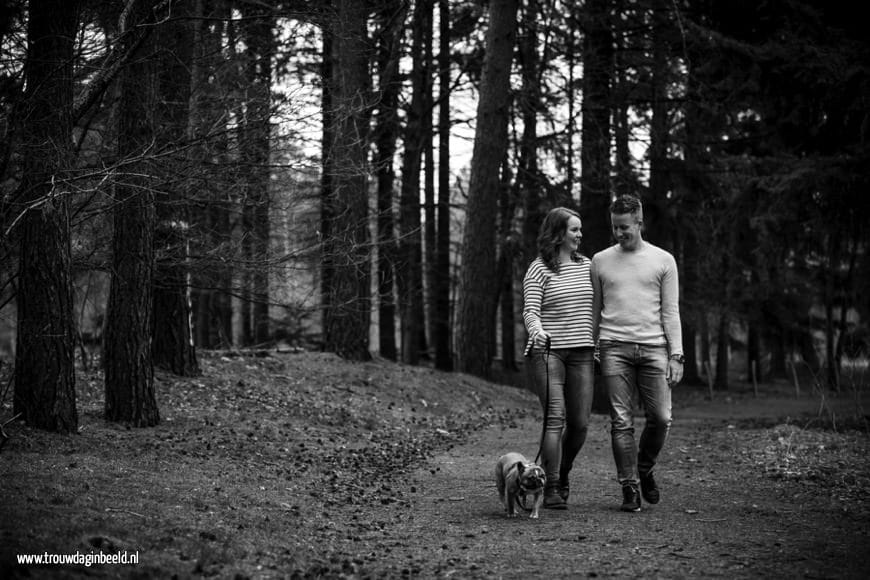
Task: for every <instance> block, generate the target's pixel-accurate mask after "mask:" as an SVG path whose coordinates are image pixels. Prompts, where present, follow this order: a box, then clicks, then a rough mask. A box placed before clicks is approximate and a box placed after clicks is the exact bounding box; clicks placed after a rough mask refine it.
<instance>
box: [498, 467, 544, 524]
mask: <svg viewBox="0 0 870 580" xmlns="http://www.w3.org/2000/svg"><path fill="white" fill-rule="evenodd" d="M546 483H547V476H546V474H544V470H543V469H542V468H541V466H539V465H537V464H536V463H534V462H532V461H529V460H528V459H526V458H525V457H524V456H523V455H522V454H520V453H515V452H511V453H505V454H504V455H502V456H501V457H499V458H498V463H496V465H495V486H496V487H497V488H498V495H499V497H500V498H501V502H502V503H503V504H504V509H505V512H506V513H507V517H509V518H515V517H517V504H519V505H520V507H522V508H523V509H525V510H529V511H531V515H529V517H530V518H534V519H537V517H538V510H539V509H540V508H541V504H542V503H543V502H544V485H545V484H546ZM527 498H530V499H531V500H532V507H531V508H529V507H527V505H528V504H527V503H526V502H527Z"/></svg>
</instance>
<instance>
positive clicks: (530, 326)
mask: <svg viewBox="0 0 870 580" xmlns="http://www.w3.org/2000/svg"><path fill="white" fill-rule="evenodd" d="M545 281H546V278H545V276H544V275H543V272H542V271H541V267H540V263H539V262H537V261H536V262H532V265H531V266H529V269H528V271H527V272H526V276H525V278H524V279H523V322H524V323H525V325H526V331H527V332H528V333H529V344H531V343H532V342H534V339H535V336H537V335H538V333H539V332H541V331H542V330H543V326H542V325H541V304H542V302H543V300H544V283H545Z"/></svg>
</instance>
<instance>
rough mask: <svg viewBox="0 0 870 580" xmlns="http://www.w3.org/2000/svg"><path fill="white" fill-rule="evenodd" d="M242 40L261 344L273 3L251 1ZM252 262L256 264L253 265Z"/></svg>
mask: <svg viewBox="0 0 870 580" xmlns="http://www.w3.org/2000/svg"><path fill="white" fill-rule="evenodd" d="M243 15H244V24H243V25H242V29H241V31H242V41H243V42H244V45H245V52H244V56H243V59H242V62H243V67H244V70H243V72H242V78H244V80H245V86H246V87H247V88H246V90H245V92H244V94H245V98H244V100H243V103H242V104H241V105H242V110H243V111H244V117H243V120H242V122H241V123H240V126H239V129H240V131H241V139H240V140H239V146H240V151H239V157H240V159H241V161H242V163H241V170H242V174H243V183H244V186H243V194H242V196H243V214H244V220H243V221H244V225H245V228H246V230H245V231H244V232H243V234H242V235H243V237H244V240H245V241H246V248H247V251H248V252H249V258H250V262H249V265H253V264H259V265H258V266H256V267H253V268H252V269H251V271H250V274H249V275H248V276H246V280H247V283H248V284H249V285H250V286H249V287H248V288H246V293H247V295H248V296H249V297H250V298H251V300H252V301H253V304H252V307H251V318H250V320H249V321H245V322H247V323H248V324H250V329H249V331H248V332H249V335H250V336H251V338H252V339H253V341H254V342H256V343H258V344H261V343H263V342H266V341H267V340H269V337H270V331H269V268H268V267H267V266H265V265H264V264H266V263H268V256H269V241H270V224H269V208H270V199H269V198H270V192H269V181H270V180H269V175H270V173H269V171H270V170H269V151H270V140H271V135H270V133H271V112H272V111H271V109H272V100H271V92H272V57H273V53H274V51H275V40H274V34H273V30H272V29H273V19H274V17H273V16H272V15H271V8H269V7H266V6H263V5H254V4H250V5H247V6H245V8H244V11H243ZM249 267H250V266H249Z"/></svg>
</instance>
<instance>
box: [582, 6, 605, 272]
mask: <svg viewBox="0 0 870 580" xmlns="http://www.w3.org/2000/svg"><path fill="white" fill-rule="evenodd" d="M609 10H610V2H609V1H608V0H588V1H587V2H586V5H585V9H584V12H583V28H584V31H585V35H584V36H583V105H582V113H583V143H582V144H581V146H582V149H581V153H580V160H581V161H580V164H581V168H580V171H581V173H580V185H581V190H580V214H581V215H582V216H583V220H584V227H583V245H584V247H585V248H586V251H587V252H588V253H589V255H590V256H591V255H592V254H594V253H595V252H598V251H599V250H602V249H604V248H606V247H607V246H608V245H610V222H609V215H608V213H607V208H608V206H609V205H610V196H611V190H610V111H611V97H610V88H611V84H610V81H611V76H612V74H613V33H612V31H611V27H610V13H609Z"/></svg>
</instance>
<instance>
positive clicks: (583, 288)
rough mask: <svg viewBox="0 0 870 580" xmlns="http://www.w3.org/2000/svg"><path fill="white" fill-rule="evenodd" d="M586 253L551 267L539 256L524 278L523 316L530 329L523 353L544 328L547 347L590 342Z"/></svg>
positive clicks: (530, 349)
mask: <svg viewBox="0 0 870 580" xmlns="http://www.w3.org/2000/svg"><path fill="white" fill-rule="evenodd" d="M589 267H590V261H589V259H587V258H585V257H581V258H580V259H579V260H577V261H574V262H570V263H567V264H562V265H561V266H560V267H559V272H558V273H556V272H553V271H552V270H550V269H549V268H548V267H547V266H546V264H544V262H543V260H541V258H540V257H538V258H536V259H535V260H534V261H533V262H532V263H531V265H529V269H528V270H527V271H526V276H525V279H524V280H523V303H524V305H523V320H524V321H525V324H526V330H527V331H528V333H529V340H528V343H527V344H526V349H525V355H526V356H528V355H529V354H530V353H531V351H532V345H533V342H534V339H535V336H536V335H537V334H538V333H539V332H541V330H546V331H547V332H548V333H549V334H550V348H552V349H557V348H575V347H584V346H593V345H594V342H593V341H592V280H591V278H590V274H589Z"/></svg>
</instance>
